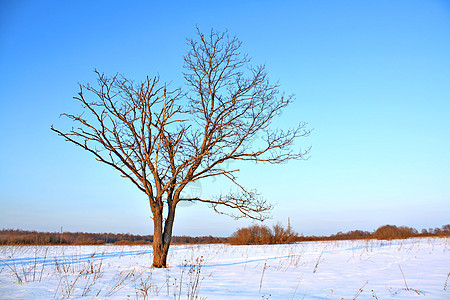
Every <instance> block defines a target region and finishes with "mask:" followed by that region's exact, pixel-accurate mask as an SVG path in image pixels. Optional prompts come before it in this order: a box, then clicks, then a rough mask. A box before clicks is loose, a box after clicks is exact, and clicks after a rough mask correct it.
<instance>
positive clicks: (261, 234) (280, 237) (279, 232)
mask: <svg viewBox="0 0 450 300" xmlns="http://www.w3.org/2000/svg"><path fill="white" fill-rule="evenodd" d="M296 238H297V233H295V232H294V231H293V230H292V229H291V227H290V226H288V228H284V227H283V225H282V224H281V223H277V224H276V225H274V226H273V227H272V229H270V228H269V227H267V226H265V225H251V226H249V227H244V228H240V229H238V230H237V231H235V232H234V233H233V234H232V235H231V237H230V239H229V241H230V243H231V244H233V245H265V244H291V243H294V242H295V239H296Z"/></svg>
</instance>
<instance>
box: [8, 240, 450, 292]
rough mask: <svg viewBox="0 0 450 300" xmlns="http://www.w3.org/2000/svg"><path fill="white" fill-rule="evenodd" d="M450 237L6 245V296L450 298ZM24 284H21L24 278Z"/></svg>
mask: <svg viewBox="0 0 450 300" xmlns="http://www.w3.org/2000/svg"><path fill="white" fill-rule="evenodd" d="M449 258H450V240H449V239H446V238H422V239H408V240H394V241H377V240H368V241H365V240H361V241H330V242H308V243H299V244H293V245H264V246H231V245H222V244H219V245H175V246H172V247H171V249H170V253H169V260H168V263H169V265H170V267H169V268H167V269H153V268H151V267H150V266H151V263H152V248H151V246H23V247H17V246H3V247H1V248H0V259H1V261H0V299H50V298H58V299H60V298H72V299H79V298H83V299H103V298H112V299H205V298H207V299H230V298H235V299H411V298H416V297H417V298H420V299H422V298H424V299H450V279H449V274H450V259H449ZM19 281H21V283H20V282H19Z"/></svg>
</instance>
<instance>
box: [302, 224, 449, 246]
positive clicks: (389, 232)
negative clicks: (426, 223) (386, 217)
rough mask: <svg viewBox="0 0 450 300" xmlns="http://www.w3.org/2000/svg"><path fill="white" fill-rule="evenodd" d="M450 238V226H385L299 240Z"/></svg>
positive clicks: (304, 237) (306, 237)
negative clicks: (371, 230) (424, 227)
mask: <svg viewBox="0 0 450 300" xmlns="http://www.w3.org/2000/svg"><path fill="white" fill-rule="evenodd" d="M448 236H450V224H448V225H444V226H442V227H441V228H438V227H436V228H429V229H422V230H421V231H420V232H419V231H417V229H415V228H412V227H406V226H395V225H383V226H381V227H379V228H378V229H377V230H375V231H373V232H369V231H363V230H353V231H348V232H345V233H344V232H338V233H336V234H332V235H330V236H303V235H300V236H298V238H297V240H296V241H297V242H301V241H326V240H360V239H378V240H393V239H407V238H412V237H448Z"/></svg>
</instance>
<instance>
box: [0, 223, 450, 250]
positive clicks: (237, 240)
mask: <svg viewBox="0 0 450 300" xmlns="http://www.w3.org/2000/svg"><path fill="white" fill-rule="evenodd" d="M411 237H450V224H448V225H444V226H442V227H441V228H429V229H422V230H421V231H420V232H419V231H418V230H416V229H414V228H411V227H406V226H395V225H384V226H381V227H379V228H378V229H377V230H375V231H373V232H369V231H363V230H353V231H349V232H345V233H343V232H338V233H336V234H333V235H330V236H304V235H299V234H297V233H296V232H295V231H293V230H292V228H291V227H290V226H289V225H288V227H287V228H285V227H283V226H282V225H281V224H280V223H278V224H276V225H274V226H272V228H270V227H268V226H265V225H251V226H249V227H244V228H240V229H238V230H237V231H236V232H234V233H233V234H232V235H231V237H229V238H225V237H215V236H211V235H209V236H200V237H191V236H174V237H173V242H174V243H175V244H215V243H231V244H234V245H254V244H290V243H295V242H305V241H330V240H358V239H379V240H392V239H406V238H411ZM152 242H153V236H152V235H134V234H129V233H126V234H122V233H120V234H117V233H86V232H62V233H60V232H38V231H27V230H14V229H3V230H1V231H0V245H104V244H114V245H147V244H148V245H151V244H152Z"/></svg>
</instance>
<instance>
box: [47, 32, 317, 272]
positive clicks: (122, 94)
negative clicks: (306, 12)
mask: <svg viewBox="0 0 450 300" xmlns="http://www.w3.org/2000/svg"><path fill="white" fill-rule="evenodd" d="M188 45H189V47H190V51H189V52H188V53H187V55H186V56H185V57H184V61H185V64H184V69H185V73H184V78H185V80H186V85H187V88H188V90H187V91H186V92H185V93H182V92H181V90H180V89H175V90H169V87H168V86H167V85H165V84H161V83H160V82H159V78H158V77H154V78H149V77H147V78H146V80H145V81H143V82H142V83H139V84H136V83H134V82H133V81H130V80H128V79H126V78H125V77H123V76H121V75H116V76H113V77H108V76H105V75H104V74H101V73H99V72H97V71H95V72H96V73H97V75H98V87H93V86H91V85H80V92H79V93H78V95H77V96H76V97H74V99H76V100H78V101H80V102H81V104H82V106H83V108H84V110H85V112H84V113H83V114H81V115H73V114H63V116H65V117H67V118H69V119H71V120H73V121H74V122H75V123H76V124H77V126H76V127H73V128H72V129H71V130H70V131H66V132H63V131H60V130H58V129H56V128H54V127H53V126H52V128H51V129H52V130H53V131H55V132H56V133H58V134H59V135H60V136H62V137H64V138H65V140H66V141H70V142H72V143H74V144H75V145H77V146H79V147H81V148H83V149H85V150H87V151H89V152H91V153H92V154H93V155H94V156H95V157H96V159H97V160H98V161H100V162H103V163H105V164H108V165H110V166H111V167H113V168H115V169H116V170H117V171H119V172H120V173H121V175H122V176H123V177H125V178H128V179H129V180H130V181H131V182H132V183H133V184H134V185H135V186H136V187H137V188H138V189H139V190H141V191H142V192H144V193H145V194H146V196H147V197H148V200H149V203H150V208H151V212H152V219H153V225H154V237H153V249H154V260H153V266H154V267H166V260H167V253H168V249H169V246H170V242H171V237H172V228H173V224H174V219H175V210H176V207H177V205H178V204H179V203H180V202H181V201H198V202H203V203H207V204H209V205H210V206H211V207H212V208H213V209H214V210H215V211H217V212H219V213H223V214H228V215H231V216H233V217H235V218H240V217H249V218H253V219H257V220H264V219H265V218H266V217H267V214H268V212H269V211H270V209H271V205H270V204H269V203H267V202H266V201H265V200H263V199H262V198H261V197H260V195H259V194H258V193H257V192H256V191H254V190H249V189H247V188H245V187H243V186H242V185H240V184H239V182H238V181H237V178H236V176H235V174H236V172H238V171H239V170H238V169H232V168H231V169H230V168H228V167H227V166H229V165H228V164H227V162H229V161H253V162H268V163H274V164H278V163H283V162H286V161H289V160H292V159H302V158H304V157H305V155H306V154H307V153H308V151H309V149H308V150H306V151H303V152H301V151H300V152H294V151H292V146H293V143H294V141H295V140H296V138H298V137H301V136H307V135H308V134H309V130H307V129H306V124H305V123H300V124H299V125H298V126H297V127H295V128H293V129H289V130H279V129H272V128H270V125H271V122H272V120H273V119H274V118H275V117H276V116H278V115H279V114H280V113H281V111H282V109H283V108H285V107H286V106H287V105H288V104H290V103H291V102H292V100H293V96H287V97H286V96H284V95H283V94H281V93H280V92H279V90H278V85H276V84H275V85H272V84H270V83H269V80H268V78H267V74H266V71H265V68H264V66H258V67H252V66H251V65H250V60H249V59H248V57H247V56H246V55H241V54H240V52H239V49H240V47H241V42H240V41H239V40H238V39H236V38H232V37H229V35H228V34H227V33H226V32H225V33H220V32H216V31H213V30H211V32H210V33H209V34H208V35H204V34H202V33H201V32H200V31H199V30H198V37H197V39H189V40H188ZM86 112H87V114H86ZM85 114H86V116H85ZM256 136H259V137H260V141H259V142H258V143H252V141H253V140H254V139H255V137H256ZM213 176H222V177H224V178H226V179H228V180H230V181H231V182H232V183H233V184H234V185H235V186H236V190H235V191H233V192H230V193H229V194H226V195H218V196H217V197H215V198H183V196H182V191H183V189H184V188H185V187H186V186H187V185H188V184H189V183H192V182H195V181H198V180H201V179H204V178H208V177H213Z"/></svg>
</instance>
